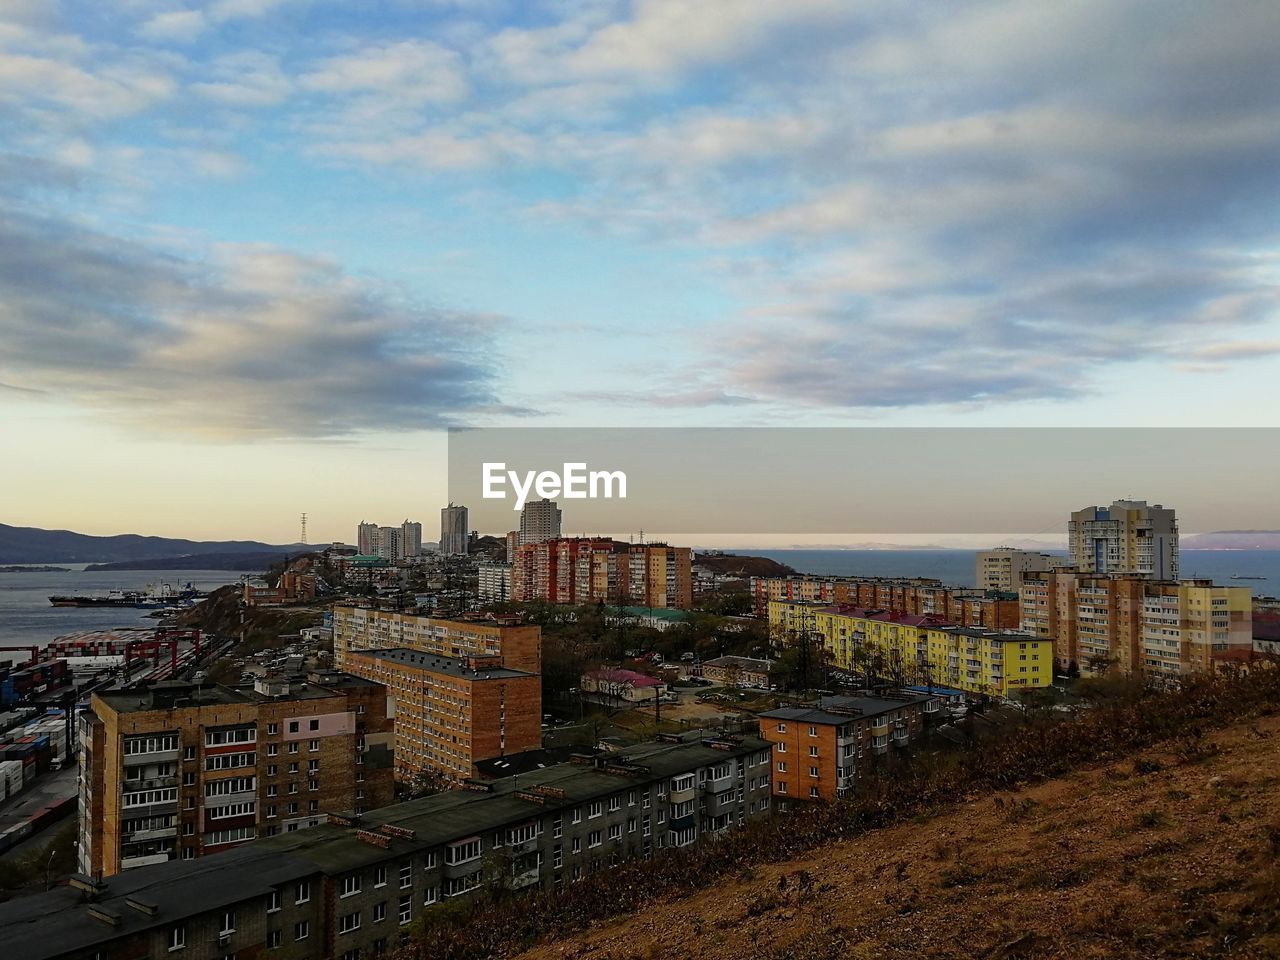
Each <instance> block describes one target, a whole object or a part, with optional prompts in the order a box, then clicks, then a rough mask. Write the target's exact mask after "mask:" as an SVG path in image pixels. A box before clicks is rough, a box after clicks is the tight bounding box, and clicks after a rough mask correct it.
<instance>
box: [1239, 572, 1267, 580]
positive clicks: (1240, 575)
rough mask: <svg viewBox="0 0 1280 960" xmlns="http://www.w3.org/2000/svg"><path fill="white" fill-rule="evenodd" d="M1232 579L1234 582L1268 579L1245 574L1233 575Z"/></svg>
mask: <svg viewBox="0 0 1280 960" xmlns="http://www.w3.org/2000/svg"><path fill="white" fill-rule="evenodd" d="M1231 579H1232V580H1265V579H1267V578H1266V577H1258V576H1251V575H1249V574H1244V573H1233V574H1232V575H1231Z"/></svg>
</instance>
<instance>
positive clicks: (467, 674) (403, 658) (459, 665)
mask: <svg viewBox="0 0 1280 960" xmlns="http://www.w3.org/2000/svg"><path fill="white" fill-rule="evenodd" d="M351 656H353V657H355V656H359V657H372V658H373V659H375V660H386V661H388V662H389V663H398V664H403V665H405V666H409V667H416V668H418V669H419V670H425V671H427V672H428V673H440V674H444V675H445V676H449V677H463V678H466V679H468V680H510V679H513V678H515V677H532V676H536V674H532V673H527V672H525V671H524V670H512V669H511V668H510V667H469V666H467V661H466V660H459V659H457V658H455V657H445V656H441V655H439V654H434V653H426V652H424V651H421V650H409V649H408V648H406V647H393V648H389V649H386V650H352V651H351Z"/></svg>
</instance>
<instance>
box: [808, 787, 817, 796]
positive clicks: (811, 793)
mask: <svg viewBox="0 0 1280 960" xmlns="http://www.w3.org/2000/svg"><path fill="white" fill-rule="evenodd" d="M809 796H811V797H816V796H818V788H817V787H810V788H809Z"/></svg>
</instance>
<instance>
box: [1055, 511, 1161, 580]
mask: <svg viewBox="0 0 1280 960" xmlns="http://www.w3.org/2000/svg"><path fill="white" fill-rule="evenodd" d="M1067 540H1068V544H1069V546H1070V551H1071V564H1072V566H1074V567H1075V568H1076V569H1077V570H1078V571H1080V572H1081V573H1083V574H1091V575H1094V576H1103V575H1107V574H1117V575H1123V576H1137V577H1146V578H1148V579H1152V580H1176V579H1178V520H1177V517H1176V516H1174V512H1173V510H1172V509H1171V508H1168V507H1164V506H1161V505H1160V504H1158V503H1156V504H1148V503H1147V502H1146V501H1145V500H1117V501H1115V502H1114V503H1113V504H1111V506H1109V507H1085V508H1084V509H1083V510H1076V511H1075V512H1073V513H1072V514H1071V520H1070V521H1069V523H1068V524H1067Z"/></svg>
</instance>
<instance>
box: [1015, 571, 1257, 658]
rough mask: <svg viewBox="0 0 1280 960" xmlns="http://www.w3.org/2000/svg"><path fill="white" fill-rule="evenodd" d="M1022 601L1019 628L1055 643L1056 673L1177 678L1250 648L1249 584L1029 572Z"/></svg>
mask: <svg viewBox="0 0 1280 960" xmlns="http://www.w3.org/2000/svg"><path fill="white" fill-rule="evenodd" d="M1021 604H1022V629H1023V630H1024V631H1025V632H1027V633H1029V634H1031V635H1033V636H1035V637H1038V638H1042V639H1047V640H1050V641H1052V643H1053V658H1054V663H1055V665H1056V666H1057V669H1059V670H1066V669H1069V668H1070V667H1071V665H1072V664H1074V665H1075V666H1076V667H1077V668H1078V669H1079V670H1080V672H1081V673H1083V674H1097V673H1102V672H1105V671H1107V670H1117V671H1119V672H1121V673H1126V674H1147V675H1149V676H1153V677H1157V678H1164V679H1168V680H1173V679H1176V678H1177V677H1179V676H1182V675H1185V674H1189V673H1206V672H1209V671H1211V670H1212V669H1213V661H1214V657H1215V656H1220V655H1222V654H1224V653H1228V652H1230V651H1235V650H1251V649H1252V648H1253V603H1252V600H1251V596H1250V590H1249V588H1248V587H1230V586H1218V585H1215V584H1214V583H1213V582H1212V581H1210V580H1173V581H1170V580H1151V579H1148V578H1145V577H1141V576H1094V575H1090V574H1082V573H1079V572H1078V571H1075V570H1053V571H1047V572H1044V573H1028V574H1027V575H1026V576H1025V577H1024V579H1023V582H1022V590H1021Z"/></svg>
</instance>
